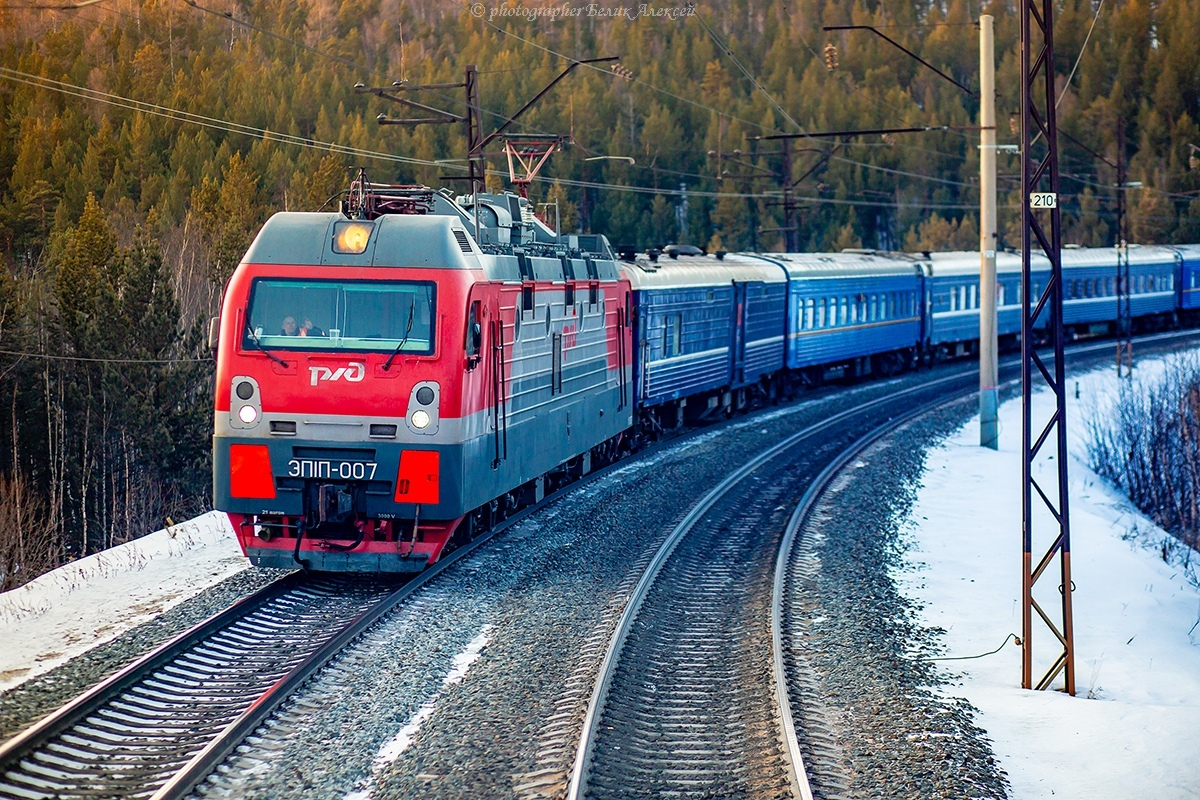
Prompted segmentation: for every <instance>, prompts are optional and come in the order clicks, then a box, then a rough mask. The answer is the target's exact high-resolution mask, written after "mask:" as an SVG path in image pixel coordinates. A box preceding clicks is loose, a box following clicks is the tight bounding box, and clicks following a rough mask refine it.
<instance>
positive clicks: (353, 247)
mask: <svg viewBox="0 0 1200 800" xmlns="http://www.w3.org/2000/svg"><path fill="white" fill-rule="evenodd" d="M371 227H372V226H371V223H369V222H337V223H334V226H333V252H335V253H361V252H362V251H363V250H366V249H367V242H368V241H369V240H370V238H371Z"/></svg>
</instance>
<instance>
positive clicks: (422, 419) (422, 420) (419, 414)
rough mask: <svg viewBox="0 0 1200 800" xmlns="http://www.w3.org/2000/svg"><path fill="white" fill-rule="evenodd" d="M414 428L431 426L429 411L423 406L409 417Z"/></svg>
mask: <svg viewBox="0 0 1200 800" xmlns="http://www.w3.org/2000/svg"><path fill="white" fill-rule="evenodd" d="M409 419H410V421H411V422H412V424H413V427H414V428H425V427H428V426H429V412H428V411H426V410H425V409H423V408H418V409H417V410H416V411H414V412H413V413H412V417H410V418H409Z"/></svg>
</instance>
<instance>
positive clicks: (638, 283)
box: [619, 252, 787, 289]
mask: <svg viewBox="0 0 1200 800" xmlns="http://www.w3.org/2000/svg"><path fill="white" fill-rule="evenodd" d="M619 265H620V267H621V269H622V271H623V272H624V273H625V275H626V276H627V277H628V278H629V282H630V284H631V285H632V287H633V288H634V289H663V288H682V287H694V286H727V285H729V284H730V283H734V282H737V283H742V282H759V283H783V282H784V281H785V280H786V279H787V275H786V274H785V273H784V271H783V270H781V269H779V267H778V266H776V265H774V264H771V263H768V262H766V261H763V260H762V259H758V258H755V257H752V256H747V255H744V254H739V253H722V254H720V255H712V254H705V253H703V252H701V253H699V254H696V255H692V254H681V253H676V254H675V255H674V257H671V256H666V255H656V260H652V259H651V258H650V256H649V255H647V254H645V253H638V254H637V255H636V256H635V257H634V259H633V260H632V261H629V260H622V261H620V262H619Z"/></svg>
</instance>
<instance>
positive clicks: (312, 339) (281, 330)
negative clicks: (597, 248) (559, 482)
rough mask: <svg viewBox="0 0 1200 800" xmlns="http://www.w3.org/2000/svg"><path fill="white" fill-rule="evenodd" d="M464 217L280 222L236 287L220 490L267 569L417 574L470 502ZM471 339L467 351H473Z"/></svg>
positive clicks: (230, 303) (218, 411)
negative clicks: (463, 396)
mask: <svg viewBox="0 0 1200 800" xmlns="http://www.w3.org/2000/svg"><path fill="white" fill-rule="evenodd" d="M463 238H464V231H463V230H462V229H461V227H460V226H459V224H458V220H456V219H454V218H452V217H447V216H435V215H404V214H399V215H394V216H378V217H377V218H375V219H361V218H360V219H352V218H347V217H345V216H343V215H342V214H298V213H284V214H277V215H275V216H274V217H272V218H271V220H269V221H268V222H267V224H266V225H265V226H264V227H263V229H262V231H261V232H260V233H259V235H258V237H257V238H256V240H255V242H254V244H253V245H252V246H251V248H250V250H249V251H248V253H247V254H246V257H245V259H244V260H243V262H242V263H241V265H239V267H238V268H237V270H236V271H235V273H234V275H233V277H232V279H231V280H230V283H229V285H228V287H227V290H226V293H225V297H224V302H223V306H222V318H221V326H220V338H219V346H218V358H217V385H216V407H215V418H214V437H213V467H214V473H213V474H214V477H213V494H214V503H215V506H216V508H217V509H218V510H221V511H225V512H227V513H228V514H229V517H230V520H231V522H232V523H233V526H234V528H235V530H236V531H237V535H238V540H239V542H240V544H241V546H242V549H243V551H244V552H245V553H246V555H247V556H248V557H249V558H250V560H251V562H252V563H253V564H255V565H257V566H264V567H295V566H302V567H305V568H309V569H315V570H336V571H368V572H413V571H419V570H421V569H423V568H424V567H425V566H427V565H428V564H430V563H432V562H434V561H436V560H437V558H438V557H439V556H440V555H441V553H442V551H443V549H444V548H445V546H446V544H447V543H448V541H449V540H450V537H451V536H452V535H453V533H454V531H455V529H456V527H457V526H458V524H459V522H460V520H461V518H462V516H463V514H464V513H465V509H464V508H463V498H462V492H461V480H460V478H459V477H458V476H460V475H461V472H462V470H461V462H462V453H461V446H460V445H461V442H460V441H459V440H458V436H459V435H460V432H461V427H462V426H461V424H460V416H461V411H462V405H461V402H460V399H459V394H460V390H461V386H460V382H461V374H462V372H463V365H462V362H463V360H464V353H463V348H462V347H450V346H448V342H450V341H454V342H458V340H459V339H461V338H462V332H463V330H464V325H465V320H464V319H461V318H462V317H464V314H465V312H464V310H463V309H464V308H465V306H466V298H467V295H468V294H469V292H470V287H471V284H472V281H473V272H472V266H473V265H472V264H471V263H469V259H466V258H465V256H467V255H468V253H465V252H464V249H463V247H462V246H461V242H462V240H463ZM459 344H461V343H460V342H459Z"/></svg>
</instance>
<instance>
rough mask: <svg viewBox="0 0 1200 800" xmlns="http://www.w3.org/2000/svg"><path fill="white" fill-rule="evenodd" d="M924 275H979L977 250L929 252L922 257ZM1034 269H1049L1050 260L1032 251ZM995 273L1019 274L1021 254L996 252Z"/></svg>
mask: <svg viewBox="0 0 1200 800" xmlns="http://www.w3.org/2000/svg"><path fill="white" fill-rule="evenodd" d="M923 260H924V262H925V270H926V275H928V276H930V277H933V278H954V277H966V276H971V275H973V276H975V277H979V251H978V250H954V251H951V252H947V253H930V254H929V255H928V257H926V258H924V259H923ZM1030 265H1031V266H1032V267H1033V269H1034V270H1043V269H1050V261H1049V260H1048V259H1046V258H1045V257H1044V256H1042V255H1040V254H1038V253H1034V254H1033V255H1032V257H1031V260H1030ZM996 274H997V275H1020V274H1021V254H1020V253H1009V252H1005V251H1003V250H1002V251H999V252H997V253H996Z"/></svg>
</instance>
